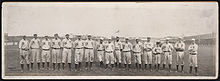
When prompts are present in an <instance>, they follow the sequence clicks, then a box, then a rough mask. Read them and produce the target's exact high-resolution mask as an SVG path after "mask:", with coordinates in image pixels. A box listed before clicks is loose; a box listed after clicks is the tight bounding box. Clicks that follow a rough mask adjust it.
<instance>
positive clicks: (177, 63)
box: [176, 52, 180, 72]
mask: <svg viewBox="0 0 220 81" xmlns="http://www.w3.org/2000/svg"><path fill="white" fill-rule="evenodd" d="M179 60H180V52H176V72H177V71H178V69H179Z"/></svg>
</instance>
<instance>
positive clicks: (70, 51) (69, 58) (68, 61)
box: [67, 49, 72, 71]
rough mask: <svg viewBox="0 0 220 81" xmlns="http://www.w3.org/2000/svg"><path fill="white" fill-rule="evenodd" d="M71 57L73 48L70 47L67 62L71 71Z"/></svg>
mask: <svg viewBox="0 0 220 81" xmlns="http://www.w3.org/2000/svg"><path fill="white" fill-rule="evenodd" d="M71 58H72V50H71V49H68V52H67V63H68V66H69V71H71V66H72V65H71V61H72V60H71Z"/></svg>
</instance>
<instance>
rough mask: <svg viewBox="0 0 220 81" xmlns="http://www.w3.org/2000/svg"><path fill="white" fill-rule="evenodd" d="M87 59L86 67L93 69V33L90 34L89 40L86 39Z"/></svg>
mask: <svg viewBox="0 0 220 81" xmlns="http://www.w3.org/2000/svg"><path fill="white" fill-rule="evenodd" d="M85 59H86V67H90V69H92V63H93V60H94V41H93V40H92V39H91V35H88V38H87V40H85Z"/></svg>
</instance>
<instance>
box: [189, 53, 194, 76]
mask: <svg viewBox="0 0 220 81" xmlns="http://www.w3.org/2000/svg"><path fill="white" fill-rule="evenodd" d="M192 66H193V64H192V55H190V54H189V73H192Z"/></svg>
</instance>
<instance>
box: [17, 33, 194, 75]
mask: <svg viewBox="0 0 220 81" xmlns="http://www.w3.org/2000/svg"><path fill="white" fill-rule="evenodd" d="M150 40H151V38H150V37H148V38H147V41H146V42H144V43H143V44H142V43H141V42H140V40H139V39H136V41H135V43H134V44H133V45H132V44H131V43H130V42H129V39H128V38H126V39H125V42H124V43H122V42H121V41H120V40H119V38H118V37H117V38H116V41H112V40H111V39H110V38H109V39H108V42H107V43H104V42H103V39H100V41H99V43H98V44H97V45H95V42H94V41H93V39H91V36H90V35H88V38H87V40H85V41H83V40H82V39H81V36H78V37H77V40H76V41H74V42H73V41H72V40H71V39H70V38H69V34H66V35H65V38H64V39H63V40H62V41H61V39H59V37H58V34H55V35H54V39H52V40H50V39H49V38H48V36H45V38H44V39H43V40H42V41H40V39H39V38H38V37H37V34H34V38H33V39H32V40H31V41H30V42H29V41H28V40H27V39H26V37H25V36H24V37H23V39H22V40H21V41H20V42H19V48H20V56H21V61H20V63H21V68H22V70H23V68H24V63H25V62H26V64H27V68H28V69H29V67H30V66H29V64H30V65H31V67H30V70H32V69H33V64H34V63H35V62H36V63H37V65H38V69H40V63H41V62H42V66H43V67H44V65H45V64H47V68H49V63H50V60H52V63H53V69H55V65H56V64H57V66H58V69H60V65H61V64H62V67H63V69H64V66H65V64H66V63H67V64H68V66H69V69H70V70H71V55H72V53H71V52H72V49H74V52H75V53H74V60H75V68H76V69H77V68H80V67H81V65H82V61H83V55H84V49H85V56H84V57H85V63H86V68H87V67H92V65H93V61H94V50H97V56H98V60H99V62H100V66H105V67H106V68H107V67H108V66H109V65H111V66H112V67H113V66H114V65H115V66H119V67H122V63H123V64H124V66H125V67H126V68H131V53H133V54H134V59H135V60H134V61H135V65H136V67H137V68H140V67H141V64H142V61H141V58H142V54H143V59H144V67H145V68H147V65H149V68H150V71H152V69H151V66H152V58H153V55H154V56H155V64H156V65H155V66H157V68H158V69H159V67H160V63H161V55H163V56H164V60H163V68H165V65H166V64H167V65H168V67H169V71H171V64H172V55H173V51H176V54H177V64H176V69H177V71H178V67H179V66H181V72H183V68H184V59H183V57H184V52H185V44H184V42H183V41H182V38H179V40H178V41H177V42H176V44H175V45H174V46H173V45H172V44H170V43H169V40H168V39H166V41H165V43H163V44H162V45H161V44H160V42H156V45H154V43H153V42H151V41H150ZM40 49H42V53H41V54H40V53H39V52H40ZM50 49H52V53H50ZM197 49H198V45H197V44H196V43H195V39H193V42H192V44H191V45H190V46H189V48H188V51H189V63H190V65H189V66H190V71H189V72H190V73H192V68H193V66H194V67H195V73H196V74H197V75H198V72H197V67H198V65H197ZM29 50H30V51H31V53H30V56H31V57H30V58H31V61H29V53H28V52H29ZM60 51H62V54H61V53H60ZM104 54H105V55H104ZM50 55H52V58H50ZM40 56H41V58H40ZM122 57H123V58H124V59H121V58H122ZM41 59H42V61H41ZM104 60H105V63H104Z"/></svg>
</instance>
